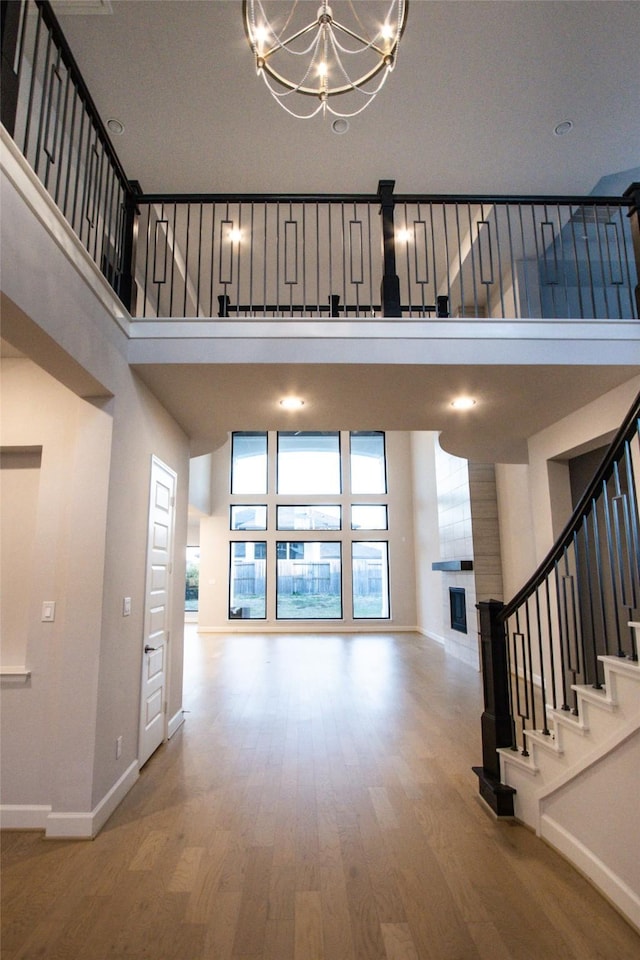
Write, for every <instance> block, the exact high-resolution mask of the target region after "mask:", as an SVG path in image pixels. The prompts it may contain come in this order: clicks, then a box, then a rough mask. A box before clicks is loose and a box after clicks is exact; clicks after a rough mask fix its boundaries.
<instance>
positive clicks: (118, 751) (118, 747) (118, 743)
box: [116, 737, 122, 760]
mask: <svg viewBox="0 0 640 960" xmlns="http://www.w3.org/2000/svg"><path fill="white" fill-rule="evenodd" d="M121 756H122V737H117V739H116V760H119V759H120V757H121Z"/></svg>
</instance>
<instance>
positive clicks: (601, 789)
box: [498, 623, 640, 929]
mask: <svg viewBox="0 0 640 960" xmlns="http://www.w3.org/2000/svg"><path fill="white" fill-rule="evenodd" d="M630 626H632V628H633V629H634V630H635V631H636V635H637V636H638V634H639V633H640V623H632V624H630ZM599 659H600V661H601V663H602V666H603V669H604V677H605V680H604V684H603V687H602V689H594V688H593V687H591V686H588V685H578V684H576V685H574V687H573V689H574V691H575V694H576V696H577V702H578V708H577V709H578V713H577V715H574V714H572V713H570V712H567V711H565V710H558V709H553V708H549V713H548V717H549V721H550V722H549V732H548V733H543V732H542V731H540V730H527V731H526V732H525V742H526V749H525V753H526V754H528V756H527V755H523V754H522V753H521V752H520V751H518V750H513V749H510V748H501V749H500V750H499V751H498V753H499V756H500V769H501V781H502V783H503V784H506V785H508V786H510V787H512V788H514V789H515V791H516V793H515V797H514V813H515V816H516V818H517V819H518V820H520V821H522V822H523V823H526V824H527V825H528V826H530V827H532V828H533V829H534V830H535V831H536V833H537V834H538V836H540V837H542V838H543V839H545V840H547V841H548V842H549V843H550V844H551V845H552V846H553V847H555V848H556V849H557V850H559V851H560V852H561V853H562V854H564V855H565V856H566V857H567V859H569V860H570V861H571V862H572V863H573V864H574V865H575V866H577V867H578V868H579V869H580V870H581V872H582V873H584V874H585V875H586V876H588V877H589V879H591V880H592V881H593V882H594V883H595V884H596V885H597V886H598V887H599V888H600V889H601V890H602V892H603V893H604V894H605V895H606V896H607V897H608V899H610V900H611V901H612V902H613V903H614V904H615V905H616V906H617V907H618V908H619V909H620V910H621V912H622V913H624V915H625V916H626V917H627V918H628V919H629V920H630V921H631V922H632V923H633V924H634V925H635V926H636V927H638V928H639V929H640V818H639V815H638V814H639V802H640V800H639V798H640V664H639V663H638V662H637V661H636V662H633V661H631V660H627V659H623V658H619V657H612V656H603V657H600V658H599ZM603 821H604V824H605V829H604V830H603V829H602V824H603ZM607 824H608V827H607Z"/></svg>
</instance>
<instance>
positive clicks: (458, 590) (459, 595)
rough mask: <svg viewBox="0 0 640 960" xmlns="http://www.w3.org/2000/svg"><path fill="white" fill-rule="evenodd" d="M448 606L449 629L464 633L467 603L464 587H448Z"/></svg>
mask: <svg viewBox="0 0 640 960" xmlns="http://www.w3.org/2000/svg"><path fill="white" fill-rule="evenodd" d="M449 608H450V610H451V629H452V630H458V631H459V632H460V633H466V632H467V604H466V602H465V590H464V587H449Z"/></svg>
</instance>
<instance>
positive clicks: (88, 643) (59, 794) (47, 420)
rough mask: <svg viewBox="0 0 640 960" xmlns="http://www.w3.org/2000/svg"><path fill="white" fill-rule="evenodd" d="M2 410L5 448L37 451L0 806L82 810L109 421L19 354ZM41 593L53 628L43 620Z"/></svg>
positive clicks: (5, 367)
mask: <svg viewBox="0 0 640 960" xmlns="http://www.w3.org/2000/svg"><path fill="white" fill-rule="evenodd" d="M2 410H3V416H2V445H3V446H5V447H6V446H19V445H26V446H36V445H37V446H41V447H42V465H41V471H40V474H41V475H40V483H39V488H38V499H37V504H36V513H35V530H34V542H33V551H32V566H31V570H30V580H29V584H28V589H27V597H25V598H24V599H25V601H26V605H27V607H26V608H27V624H26V627H27V629H26V635H25V636H24V637H23V638H22V639H23V647H24V663H25V666H26V667H28V668H29V670H31V680H30V681H29V683H28V684H20V685H14V684H12V685H11V686H10V687H9V688H8V689H7V688H5V689H4V690H3V696H2V712H3V717H2V719H3V724H2V725H3V750H2V802H3V803H9V804H18V803H32V804H51V806H52V807H54V808H55V809H56V810H60V811H69V810H87V809H90V808H91V790H92V771H93V748H94V737H95V730H96V694H97V687H98V673H99V650H100V619H101V611H102V583H103V576H104V528H105V523H106V516H107V495H108V477H109V455H110V443H111V420H110V417H109V416H108V415H106V414H105V413H102V412H101V411H100V410H98V409H97V408H95V407H93V406H92V405H91V404H88V403H87V402H86V401H83V400H81V399H79V398H78V397H76V396H75V395H74V394H72V393H71V392H70V391H69V390H67V389H66V388H65V387H63V386H61V385H60V384H58V383H57V382H56V381H55V380H53V378H51V377H49V376H48V374H46V373H44V371H42V370H41V369H40V368H39V367H37V366H36V365H35V364H33V363H31V361H29V360H20V359H12V360H5V361H3V362H2ZM16 506H18V505H16ZM4 561H5V562H9V558H8V557H7V556H6V555H5V557H4ZM44 600H54V601H55V602H56V613H55V621H54V622H53V623H42V622H41V610H42V603H43V601H44ZM71 705H72V708H71Z"/></svg>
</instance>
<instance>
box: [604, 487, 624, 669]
mask: <svg viewBox="0 0 640 960" xmlns="http://www.w3.org/2000/svg"><path fill="white" fill-rule="evenodd" d="M602 488H603V504H604V521H605V534H606V537H607V552H608V559H609V575H610V579H611V594H612V607H613V617H614V625H615V633H616V656H618V657H624V650H623V649H622V635H621V631H620V612H619V610H618V597H619V595H620V594H619V591H618V585H617V582H616V566H615V544H614V539H613V534H612V531H611V512H610V511H611V508H610V501H609V487H608V483H607V481H606V480H604V481H603V484H602Z"/></svg>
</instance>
